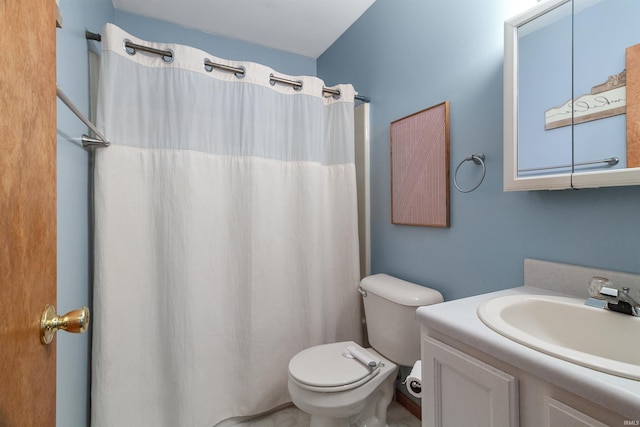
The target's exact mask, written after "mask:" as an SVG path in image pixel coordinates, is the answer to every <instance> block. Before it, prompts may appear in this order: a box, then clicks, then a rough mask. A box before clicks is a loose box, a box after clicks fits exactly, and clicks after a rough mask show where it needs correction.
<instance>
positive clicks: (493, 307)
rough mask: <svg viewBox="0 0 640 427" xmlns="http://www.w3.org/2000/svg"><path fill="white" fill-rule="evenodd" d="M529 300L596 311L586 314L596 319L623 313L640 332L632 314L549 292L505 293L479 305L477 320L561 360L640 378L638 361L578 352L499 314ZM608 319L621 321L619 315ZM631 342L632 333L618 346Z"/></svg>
mask: <svg viewBox="0 0 640 427" xmlns="http://www.w3.org/2000/svg"><path fill="white" fill-rule="evenodd" d="M530 302H535V303H538V302H543V303H545V304H555V305H560V306H563V308H566V309H570V310H577V309H579V310H587V311H589V310H595V311H592V312H590V313H589V315H592V316H593V317H596V318H597V317H600V316H625V317H624V318H622V319H625V321H629V322H637V327H638V328H639V329H638V330H639V331H640V318H637V317H632V316H628V318H627V317H626V316H627V315H623V314H620V313H614V312H610V311H608V310H605V309H602V308H596V307H590V306H586V305H584V300H581V299H578V298H571V297H562V296H552V295H531V294H527V295H507V296H502V297H498V298H494V299H492V300H489V301H485V302H484V303H482V304H480V306H479V307H478V310H477V315H478V317H479V318H480V320H481V321H482V322H483V323H484V324H485V325H486V326H488V327H489V328H490V329H492V330H494V331H495V332H497V333H499V334H500V335H503V336H505V337H507V338H509V339H511V340H512V341H515V342H517V343H520V344H522V345H524V346H527V347H529V348H532V349H534V350H537V351H540V352H542V353H545V354H547V355H550V356H553V357H556V358H559V359H562V360H566V361H568V362H571V363H575V364H577V365H581V366H584V367H587V368H591V369H595V370H597V371H601V372H606V373H609V374H613V375H617V376H620V377H623V378H627V379H632V380H640V364H635V363H627V362H624V361H620V360H615V359H611V358H606V357H602V356H599V355H597V354H592V353H587V352H584V351H578V350H575V349H573V348H570V347H567V346H563V345H558V344H554V343H551V342H548V341H545V340H543V339H541V338H538V337H536V336H535V335H533V334H532V333H529V332H527V331H526V330H524V329H522V328H520V327H516V326H513V325H511V324H510V323H508V322H507V321H506V320H505V319H504V318H503V317H502V312H503V310H506V309H510V308H513V307H514V306H515V305H518V304H527V303H530ZM611 319H615V320H620V319H621V318H611ZM634 325H635V324H634ZM634 328H635V326H634ZM585 333H587V332H585ZM587 339H589V338H587ZM593 339H594V340H597V337H594V338H593ZM633 341H634V337H633V335H632V336H629V337H621V342H622V343H623V344H621V345H625V344H624V343H627V344H630V343H632V342H633ZM636 341H637V338H636ZM629 351H630V352H631V351H634V350H633V349H631V348H629Z"/></svg>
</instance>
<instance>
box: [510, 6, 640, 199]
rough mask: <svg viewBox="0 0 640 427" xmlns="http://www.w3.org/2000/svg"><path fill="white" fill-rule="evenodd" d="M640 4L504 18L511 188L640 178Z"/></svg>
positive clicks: (544, 10) (544, 9) (545, 9)
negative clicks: (639, 22)
mask: <svg viewBox="0 0 640 427" xmlns="http://www.w3.org/2000/svg"><path fill="white" fill-rule="evenodd" d="M639 18H640V1H638V0H545V1H542V2H540V3H538V4H537V5H536V6H535V7H533V8H532V9H530V10H528V11H526V12H524V13H522V14H520V15H518V16H516V17H514V18H512V19H510V20H508V21H506V22H505V58H504V60H505V62H504V190H505V191H513V190H542V189H564V188H589V187H607V186H619V185H640V25H639V24H638V19H639Z"/></svg>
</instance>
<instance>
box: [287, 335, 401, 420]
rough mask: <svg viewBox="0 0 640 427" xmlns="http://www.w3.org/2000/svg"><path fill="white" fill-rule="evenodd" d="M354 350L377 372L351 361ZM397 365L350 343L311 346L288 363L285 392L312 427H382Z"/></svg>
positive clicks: (356, 361) (374, 352)
mask: <svg viewBox="0 0 640 427" xmlns="http://www.w3.org/2000/svg"><path fill="white" fill-rule="evenodd" d="M350 346H353V347H355V348H356V349H357V350H359V351H361V352H363V353H364V354H366V355H367V356H369V357H370V358H371V359H373V360H375V361H376V362H377V365H376V367H375V368H371V367H369V366H366V365H365V364H363V363H362V362H361V361H359V360H357V359H355V358H350V357H349V356H348V352H347V351H346V350H347V348H348V347H350ZM398 369H399V367H398V365H396V364H395V363H393V362H392V361H390V360H388V359H387V358H385V357H384V356H382V355H380V354H379V353H377V352H376V351H375V350H373V349H372V348H363V347H361V346H359V345H358V344H356V343H354V342H352V341H346V342H339V343H333V344H325V345H320V346H316V347H311V348H309V349H306V350H304V351H303V352H301V353H298V354H297V355H296V356H294V358H293V359H291V362H290V363H289V382H288V388H289V394H290V396H291V400H292V401H293V403H294V404H295V405H296V406H297V407H298V408H300V409H301V410H303V411H304V412H306V413H308V414H310V415H311V427H347V426H367V427H385V426H386V425H387V407H388V406H389V404H390V403H391V400H392V399H393V393H394V384H395V379H396V376H397V374H398Z"/></svg>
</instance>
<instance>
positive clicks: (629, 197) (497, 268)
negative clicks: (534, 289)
mask: <svg viewBox="0 0 640 427" xmlns="http://www.w3.org/2000/svg"><path fill="white" fill-rule="evenodd" d="M514 4H516V2H514V1H513V0H491V1H489V0H482V1H478V0H455V1H441V0H404V1H401V2H398V1H396V0H377V1H376V2H375V3H374V4H373V5H372V6H371V7H370V8H369V9H368V10H367V11H366V12H365V13H364V15H363V16H362V17H361V18H360V19H359V20H358V21H357V22H356V23H354V24H353V25H352V26H351V28H349V30H347V32H346V33H345V34H343V35H342V37H340V38H339V39H338V40H337V41H336V42H335V43H334V44H333V45H332V46H331V47H330V48H329V49H328V50H327V51H326V52H325V53H324V54H323V55H322V56H320V58H319V59H318V64H317V67H318V76H319V77H320V78H322V79H323V80H324V81H325V82H326V83H327V84H329V85H330V84H334V83H337V82H341V81H348V82H350V83H352V84H353V85H354V86H355V87H356V88H357V89H358V90H359V91H361V92H362V93H365V94H367V95H368V96H370V97H371V171H372V174H371V223H372V226H371V228H372V229H371V239H372V273H382V272H384V273H388V274H392V275H394V276H398V277H401V278H403V279H405V280H409V281H412V282H416V283H421V284H424V285H427V286H430V287H432V288H434V289H438V290H439V291H441V292H442V293H443V295H444V297H445V299H456V298H461V297H465V296H469V295H475V294H480V293H485V292H489V291H494V290H499V289H505V288H510V287H513V286H518V285H521V284H522V277H523V262H522V261H523V259H525V258H538V259H546V260H551V261H557V262H563V263H569V264H577V265H587V266H594V267H599V268H604V269H609V270H618V271H627V272H636V273H638V272H640V239H638V230H639V228H640V225H639V218H640V187H621V188H603V189H588V190H578V191H572V190H565V191H554V192H551V191H534V192H515V193H505V192H503V191H502V159H503V156H502V122H503V121H502V96H503V91H502V76H503V73H502V66H503V22H504V20H505V19H507V18H509V17H510V16H511V15H512V14H513V13H514V11H513V10H512V9H511V8H512V7H513V6H514ZM445 100H448V101H449V102H450V107H451V111H450V112H451V129H450V132H451V146H450V149H451V163H450V165H449V166H450V168H455V166H456V165H457V164H458V162H460V161H461V160H462V159H464V158H465V157H467V156H469V155H471V154H473V153H478V152H483V153H485V155H486V158H487V160H486V164H487V174H486V178H485V180H484V182H483V184H482V185H481V186H480V187H479V188H478V189H477V190H476V191H474V192H473V193H468V194H463V193H460V192H458V191H456V190H455V189H453V187H452V190H451V228H447V229H437V228H429V227H410V226H403V225H393V224H391V206H390V200H391V198H390V176H389V175H390V173H389V165H390V162H389V123H390V122H392V121H394V120H397V119H398V118H400V117H404V116H406V115H408V114H411V113H413V112H416V111H420V110H423V109H424V108H427V107H429V106H432V105H435V104H438V103H440V102H442V101H445ZM463 179H464V178H463ZM468 179H469V183H471V182H475V181H473V179H474V177H473V176H471V177H470V178H468ZM459 180H460V177H459ZM466 182H467V181H464V182H460V184H461V185H464V184H466Z"/></svg>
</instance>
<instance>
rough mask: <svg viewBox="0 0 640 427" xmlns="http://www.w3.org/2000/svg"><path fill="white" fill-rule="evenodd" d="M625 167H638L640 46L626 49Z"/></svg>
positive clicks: (639, 143)
mask: <svg viewBox="0 0 640 427" xmlns="http://www.w3.org/2000/svg"><path fill="white" fill-rule="evenodd" d="M626 61H627V167H628V168H637V167H640V44H636V45H633V46H630V47H628V48H627V58H626Z"/></svg>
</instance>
